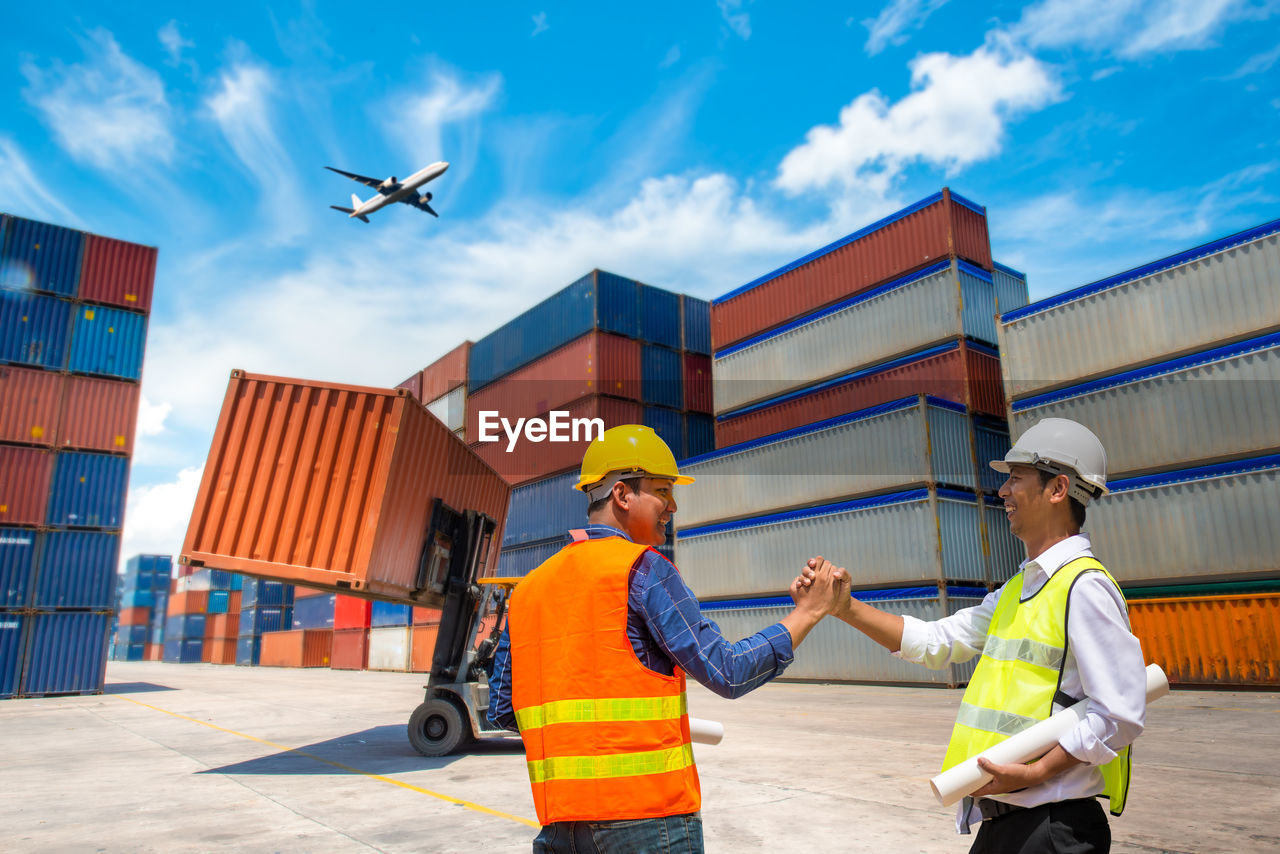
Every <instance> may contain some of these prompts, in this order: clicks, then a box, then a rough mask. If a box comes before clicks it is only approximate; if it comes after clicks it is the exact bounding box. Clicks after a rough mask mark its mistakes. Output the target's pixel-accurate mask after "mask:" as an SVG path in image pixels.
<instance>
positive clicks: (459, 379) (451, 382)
mask: <svg viewBox="0 0 1280 854" xmlns="http://www.w3.org/2000/svg"><path fill="white" fill-rule="evenodd" d="M472 346H473V345H472V343H471V342H470V341H463V342H462V343H461V344H459V345H458V346H457V347H454V348H453V349H452V350H450V351H449V352H448V353H445V354H444V355H443V356H441V357H440V358H439V359H436V360H435V361H434V362H432V363H431V364H429V365H427V366H426V367H425V368H423V369H422V374H421V383H422V385H421V388H420V389H419V392H418V394H419V395H420V396H419V398H418V399H419V400H423V401H426V400H435V399H436V398H437V397H439V396H440V395H442V394H444V393H445V392H447V391H450V390H452V389H455V388H457V387H458V386H460V385H466V383H467V366H468V365H469V364H470V362H471V348H472Z"/></svg>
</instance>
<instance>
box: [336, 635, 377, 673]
mask: <svg viewBox="0 0 1280 854" xmlns="http://www.w3.org/2000/svg"><path fill="white" fill-rule="evenodd" d="M368 666H369V630H368V629H335V630H334V632H333V652H332V653H330V655H329V668H330V669H331V670H364V669H365V668H367V667H368Z"/></svg>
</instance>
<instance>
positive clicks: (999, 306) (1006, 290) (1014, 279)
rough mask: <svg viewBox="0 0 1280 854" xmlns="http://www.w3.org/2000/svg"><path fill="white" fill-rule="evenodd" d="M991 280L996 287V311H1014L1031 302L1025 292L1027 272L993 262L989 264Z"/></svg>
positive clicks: (1002, 312)
mask: <svg viewBox="0 0 1280 854" xmlns="http://www.w3.org/2000/svg"><path fill="white" fill-rule="evenodd" d="M991 282H992V284H994V285H995V288H996V311H998V312H1000V313H1001V314H1004V313H1005V312H1009V311H1015V310H1017V309H1019V308H1022V307H1023V306H1025V305H1026V304H1027V303H1029V302H1031V298H1030V296H1028V294H1027V274H1026V273H1019V272H1018V271H1017V270H1015V269H1013V268H1012V267H1006V266H1005V265H1003V264H1001V263H999V262H995V263H993V264H992V265H991Z"/></svg>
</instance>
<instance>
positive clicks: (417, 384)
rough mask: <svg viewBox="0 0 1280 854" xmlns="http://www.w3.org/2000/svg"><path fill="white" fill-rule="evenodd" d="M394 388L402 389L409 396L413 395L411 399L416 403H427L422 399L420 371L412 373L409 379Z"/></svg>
mask: <svg viewBox="0 0 1280 854" xmlns="http://www.w3.org/2000/svg"><path fill="white" fill-rule="evenodd" d="M396 388H402V389H404V390H405V391H407V392H409V394H411V395H413V399H414V400H416V401H418V403H426V402H427V401H425V400H423V399H422V371H414V372H413V376H411V377H409V379H407V380H405V381H404V382H402V383H399V384H398V385H397V386H396Z"/></svg>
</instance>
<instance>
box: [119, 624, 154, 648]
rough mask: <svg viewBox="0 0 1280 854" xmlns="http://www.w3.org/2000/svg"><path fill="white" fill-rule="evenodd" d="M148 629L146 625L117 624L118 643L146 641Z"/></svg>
mask: <svg viewBox="0 0 1280 854" xmlns="http://www.w3.org/2000/svg"><path fill="white" fill-rule="evenodd" d="M147 631H148V630H147V627H146V626H116V643H117V644H135V643H146V642H147Z"/></svg>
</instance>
